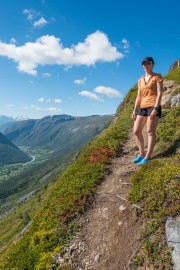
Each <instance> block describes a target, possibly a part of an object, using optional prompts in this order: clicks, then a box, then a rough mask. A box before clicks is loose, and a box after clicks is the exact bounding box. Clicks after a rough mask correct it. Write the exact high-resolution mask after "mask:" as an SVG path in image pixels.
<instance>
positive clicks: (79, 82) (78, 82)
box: [74, 78, 87, 84]
mask: <svg viewBox="0 0 180 270" xmlns="http://www.w3.org/2000/svg"><path fill="white" fill-rule="evenodd" d="M86 80H87V78H83V79H82V80H74V83H75V84H84V83H85V81H86Z"/></svg>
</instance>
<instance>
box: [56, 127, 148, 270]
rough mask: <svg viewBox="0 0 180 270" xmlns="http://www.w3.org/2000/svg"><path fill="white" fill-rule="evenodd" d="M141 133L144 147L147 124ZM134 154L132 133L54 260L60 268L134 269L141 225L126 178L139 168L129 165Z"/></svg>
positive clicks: (95, 269)
mask: <svg viewBox="0 0 180 270" xmlns="http://www.w3.org/2000/svg"><path fill="white" fill-rule="evenodd" d="M143 134H144V137H145V145H146V144H147V135H146V125H145V127H144V131H143ZM137 155H138V148H137V146H136V143H135V138H134V136H133V134H132V131H131V132H130V134H129V139H128V140H127V142H126V143H125V145H124V147H123V152H122V153H121V154H120V156H119V157H117V158H115V159H113V160H112V163H111V165H110V168H109V169H110V174H107V175H105V177H104V180H103V182H102V183H101V184H100V185H99V186H98V187H97V189H96V192H95V195H94V200H93V203H92V206H91V207H90V208H89V209H88V210H87V211H86V212H85V213H84V214H83V215H82V216H80V217H79V219H78V223H79V224H80V230H79V232H78V233H77V234H76V236H75V238H74V240H73V241H72V242H71V244H70V245H69V248H67V249H66V250H65V251H64V255H63V257H58V258H57V261H58V262H59V263H60V265H63V264H64V263H67V264H69V265H71V267H73V269H77V270H84V269H86V270H89V269H93V270H125V269H134V267H133V266H132V264H131V262H132V258H133V257H134V255H135V253H136V251H137V250H138V248H139V247H140V244H141V243H140V233H141V231H142V226H143V222H142V220H141V219H140V218H139V217H138V215H137V209H138V206H136V205H132V204H130V203H129V202H128V201H126V200H127V196H128V193H129V191H130V190H131V182H130V180H129V178H130V176H131V174H132V173H133V172H134V171H135V170H137V169H138V165H137V164H135V163H133V162H132V159H133V158H134V157H136V156H137ZM136 269H137V268H136ZM140 269H143V268H139V270H140Z"/></svg>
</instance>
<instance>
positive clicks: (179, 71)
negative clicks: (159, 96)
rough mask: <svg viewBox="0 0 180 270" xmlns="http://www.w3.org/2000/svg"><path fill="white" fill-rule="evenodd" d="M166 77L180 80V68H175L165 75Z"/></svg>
mask: <svg viewBox="0 0 180 270" xmlns="http://www.w3.org/2000/svg"><path fill="white" fill-rule="evenodd" d="M164 79H166V80H174V81H177V82H180V68H176V69H173V70H172V71H171V72H169V73H168V74H167V75H165V76H164Z"/></svg>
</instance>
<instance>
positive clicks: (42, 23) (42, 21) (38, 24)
mask: <svg viewBox="0 0 180 270" xmlns="http://www.w3.org/2000/svg"><path fill="white" fill-rule="evenodd" d="M47 23H48V22H47V21H46V19H44V18H43V17H41V18H40V19H39V20H38V21H35V22H34V24H33V26H34V27H35V28H37V27H43V26H45V25H46V24H47Z"/></svg>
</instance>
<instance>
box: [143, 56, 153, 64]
mask: <svg viewBox="0 0 180 270" xmlns="http://www.w3.org/2000/svg"><path fill="white" fill-rule="evenodd" d="M144 62H152V63H153V64H154V59H153V58H152V57H151V56H147V57H145V58H144V59H143V61H142V64H143V63H144Z"/></svg>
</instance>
